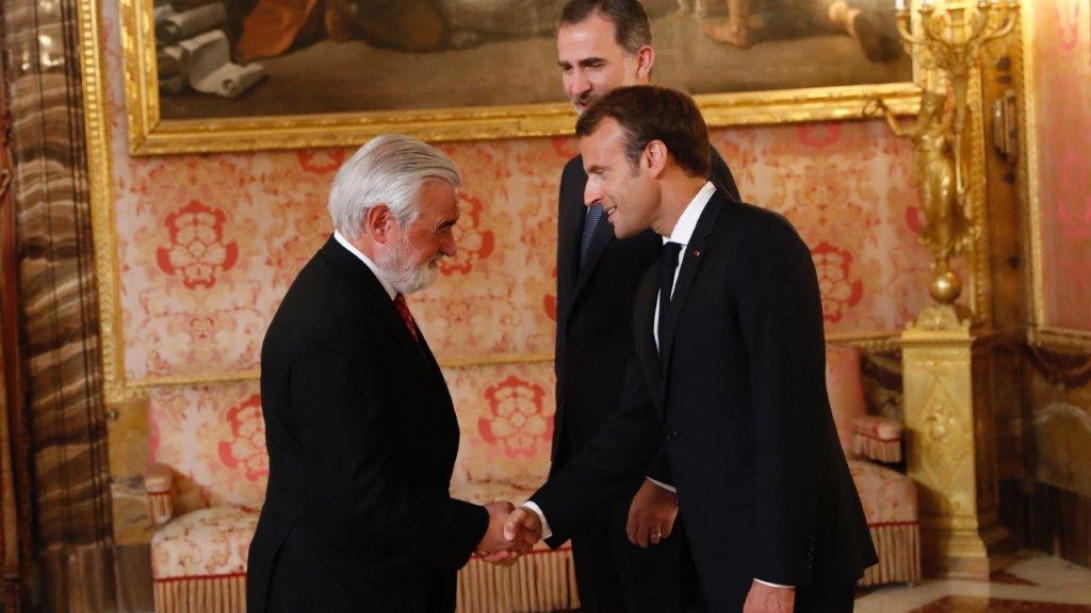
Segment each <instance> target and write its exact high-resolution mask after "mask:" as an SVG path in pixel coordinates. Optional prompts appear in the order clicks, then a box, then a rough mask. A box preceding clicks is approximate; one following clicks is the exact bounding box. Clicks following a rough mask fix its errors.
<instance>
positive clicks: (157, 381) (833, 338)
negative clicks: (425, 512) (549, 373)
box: [123, 331, 899, 399]
mask: <svg viewBox="0 0 1091 613" xmlns="http://www.w3.org/2000/svg"><path fill="white" fill-rule="evenodd" d="M898 335H899V333H898V331H875V332H849V333H835V334H830V335H829V336H827V337H826V340H827V342H829V343H831V344H844V345H852V346H854V347H857V348H859V349H861V350H863V351H871V352H875V351H890V350H896V349H898V338H899V336H898ZM438 362H439V365H440V366H441V367H443V368H472V367H479V366H506V365H513V364H541V363H551V362H553V353H552V352H541V353H507V354H495V355H464V356H452V357H448V358H440V359H439V360H438ZM259 378H261V372H260V371H258V370H243V371H233V372H225V373H219V374H214V375H179V376H173V377H148V378H145V379H137V380H132V381H123V385H124V386H125V389H124V396H123V397H124V398H126V399H132V398H133V397H135V396H134V395H136V396H139V395H142V394H144V393H146V391H147V390H148V389H151V388H157V387H173V386H179V385H213V384H217V383H234V382H241V381H256V380H258V379H259Z"/></svg>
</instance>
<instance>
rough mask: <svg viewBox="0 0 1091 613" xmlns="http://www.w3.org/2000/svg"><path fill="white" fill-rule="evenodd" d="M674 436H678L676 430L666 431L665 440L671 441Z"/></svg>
mask: <svg viewBox="0 0 1091 613" xmlns="http://www.w3.org/2000/svg"><path fill="white" fill-rule="evenodd" d="M676 438H678V431H677V430H672V431H671V432H668V433H667V442H668V443H669V442H671V441H673V440H674V439H676Z"/></svg>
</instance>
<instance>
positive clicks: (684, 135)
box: [507, 86, 876, 613]
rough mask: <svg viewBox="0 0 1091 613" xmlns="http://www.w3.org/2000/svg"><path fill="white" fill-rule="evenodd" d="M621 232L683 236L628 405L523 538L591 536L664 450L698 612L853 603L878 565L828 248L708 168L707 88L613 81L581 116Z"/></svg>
mask: <svg viewBox="0 0 1091 613" xmlns="http://www.w3.org/2000/svg"><path fill="white" fill-rule="evenodd" d="M577 133H578V134H579V135H580V136H581V140H580V151H581V152H582V154H583V159H584V167H585V168H586V169H587V171H588V174H589V177H590V178H589V180H588V184H587V188H586V194H585V199H586V202H587V204H588V205H591V204H599V205H601V206H602V207H603V211H604V213H605V215H606V217H607V219H608V220H609V222H610V223H611V225H612V226H613V228H614V232H615V234H616V235H617V236H618V237H619V238H625V237H629V236H634V235H637V234H639V233H640V232H643V231H645V230H646V229H648V228H651V229H652V230H653V231H655V232H656V234H658V235H659V236H661V237H663V240H664V241H666V242H665V245H664V248H663V252H662V255H661V257H660V261H659V264H658V265H657V266H653V268H652V269H650V270H649V271H648V273H647V274H646V275H645V276H644V278H643V280H642V281H641V283H640V286H639V288H638V290H637V298H636V308H635V314H634V334H635V354H636V356H635V358H634V359H633V360H632V361H631V362H630V367H629V371H628V373H627V377H626V379H627V380H626V386H625V394H624V398H623V401H622V404H623V406H624V408H623V410H622V411H621V412H619V413H617V414H615V415H614V416H613V417H611V419H610V420H609V421H608V422H607V423H606V424H605V425H604V426H603V428H602V430H601V431H600V433H599V435H598V436H597V437H595V438H594V439H593V440H592V441H590V442H589V443H588V444H587V445H586V446H585V447H584V450H583V453H582V454H581V455H580V456H578V457H576V458H574V459H572V460H570V461H569V462H568V464H567V466H566V467H565V469H564V470H562V471H560V472H558V473H556V474H554V475H553V476H552V477H551V478H550V479H549V481H548V482H547V483H546V484H545V485H544V486H543V487H542V488H541V489H540V490H539V491H538V492H537V493H536V494H535V495H534V496H533V497H532V498H531V502H530V503H527V505H526V506H524V507H523V508H520V509H518V510H516V511H515V512H514V513H513V514H512V517H511V518H510V519H509V522H508V526H507V530H508V536H509V537H515V536H517V535H519V533H520V531H521V532H522V535H521V536H523V537H525V538H526V541H527V542H529V541H533V540H535V539H536V538H537V536H538V534H540V533H542V532H545V535H546V537H547V540H548V542H549V543H550V544H551V545H554V546H555V545H557V544H559V542H560V541H563V539H565V538H567V537H569V536H570V535H572V534H574V533H575V532H576V531H577V530H578V529H579V527H580V526H581V525H583V524H584V523H585V522H586V521H587V520H588V518H590V517H592V516H593V515H594V513H595V512H596V510H597V509H598V507H599V506H600V505H602V504H605V503H606V502H607V501H608V500H609V499H610V496H612V495H615V493H616V492H618V491H619V490H623V489H624V487H625V486H626V485H627V483H628V479H629V477H628V475H630V474H631V473H632V472H633V471H634V470H640V469H641V467H643V466H646V465H647V464H648V463H649V462H650V461H652V459H653V458H654V457H655V456H656V455H657V454H659V453H660V450H661V449H662V448H663V447H664V445H665V449H666V451H665V456H666V460H667V463H668V465H669V469H670V473H671V476H672V478H673V484H674V485H675V486H676V488H677V492H678V500H679V509H680V513H681V517H682V520H683V521H682V522H681V523H682V530H681V531H680V533H679V535H678V536H681V537H682V538H681V539H680V540H681V541H682V542H681V545H682V548H683V554H682V556H681V558H682V564H681V571H680V572H681V574H682V584H683V586H685V587H686V588H687V589H686V590H685V591H684V593H683V601H684V603H683V605H684V606H683V607H682V608H681V610H688V611H709V612H713V613H729V612H736V611H740V610H744V611H746V612H747V613H758V612H778V613H788V612H790V611H792V610H793V609H794V610H795V611H800V612H810V611H837V612H845V611H851V610H852V602H853V586H854V584H855V582H856V581H857V580H858V579H859V577H860V576H861V575H862V573H863V571H864V569H865V568H866V567H868V566H870V565H871V564H873V563H874V562H875V561H876V556H875V551H874V548H873V546H872V543H871V538H870V535H869V533H868V530H867V525H866V523H865V521H864V515H863V511H862V509H861V506H860V501H859V498H858V496H857V493H856V489H855V486H854V484H853V482H852V478H851V476H850V475H849V471H848V466H847V464H846V462H845V458H844V455H843V454H842V451H841V448H840V445H839V444H838V440H837V434H836V431H835V429H834V425H833V418H832V416H831V413H830V408H829V399H828V397H827V394H826V388H825V365H824V362H825V343H824V338H823V322H822V304H821V298H820V296H819V289H818V280H817V275H816V274H815V270H814V265H813V262H812V259H811V254H810V250H809V249H808V248H807V246H806V245H805V244H804V243H803V241H802V240H801V239H800V238H799V236H798V235H797V234H796V232H795V230H794V229H793V228H792V226H791V224H789V223H788V221H787V220H785V219H784V218H783V217H781V216H779V215H776V214H775V213H771V212H769V211H766V210H764V209H761V208H758V207H755V206H751V205H748V204H743V203H740V202H738V201H736V200H734V199H732V198H731V197H730V196H729V195H728V194H727V193H725V192H724V191H723V190H722V189H720V188H718V187H717V186H715V185H714V184H712V183H711V182H708V181H707V180H706V179H705V177H706V176H707V174H708V168H709V164H710V162H709V159H710V156H709V147H708V136H707V129H706V127H705V123H704V121H703V119H702V118H701V115H700V112H699V111H698V110H697V107H696V105H695V104H694V103H693V101H692V100H691V99H690V98H689V97H688V96H686V95H685V94H681V93H679V92H675V91H672V90H667V89H661V88H654V87H648V86H638V87H626V88H621V89H617V90H615V91H614V92H612V93H610V94H609V95H607V96H606V97H604V98H603V99H602V100H601V101H599V102H598V103H597V104H596V105H594V106H593V107H592V108H591V109H589V110H588V111H587V112H585V113H584V114H583V116H582V117H581V118H580V120H579V123H578V125H577Z"/></svg>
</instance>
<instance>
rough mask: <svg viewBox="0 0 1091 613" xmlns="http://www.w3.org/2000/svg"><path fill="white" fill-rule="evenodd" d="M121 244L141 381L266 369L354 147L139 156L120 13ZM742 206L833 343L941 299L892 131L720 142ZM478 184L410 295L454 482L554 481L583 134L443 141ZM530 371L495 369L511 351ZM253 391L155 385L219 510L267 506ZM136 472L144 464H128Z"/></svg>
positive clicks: (187, 458)
mask: <svg viewBox="0 0 1091 613" xmlns="http://www.w3.org/2000/svg"><path fill="white" fill-rule="evenodd" d="M104 10H105V15H104V19H103V28H104V31H103V40H104V48H105V52H106V68H107V77H108V79H107V93H108V100H109V104H110V127H111V131H112V150H113V186H112V187H113V192H114V194H113V195H114V201H113V202H112V203H110V206H112V207H113V209H114V218H115V224H116V227H115V228H114V230H115V235H116V244H115V245H114V249H115V253H116V257H117V260H118V270H119V273H120V275H119V279H120V283H119V285H120V287H119V297H118V298H119V304H120V306H121V311H122V317H121V330H120V341H121V345H122V348H123V356H124V364H123V369H124V372H125V376H126V377H127V378H128V379H130V380H135V381H146V380H155V379H160V378H167V377H171V378H177V377H183V378H194V379H201V378H207V377H210V376H213V375H215V376H223V375H224V374H225V373H226V374H228V375H230V374H231V373H244V372H246V371H253V370H255V369H257V367H258V361H259V351H260V346H261V341H262V337H263V334H264V332H265V328H266V326H267V324H268V322H269V320H270V318H271V316H272V314H273V313H274V311H275V310H276V308H277V305H278V304H279V301H280V300H281V297H282V296H283V294H284V292H285V291H286V290H287V288H288V286H289V284H290V283H291V282H292V280H293V278H294V277H295V275H296V273H297V271H298V270H299V269H300V268H301V267H302V266H303V264H304V263H305V262H306V261H307V259H308V258H309V257H310V256H311V255H312V254H313V253H314V252H315V251H316V250H317V249H318V248H319V246H320V245H321V244H322V243H323V241H325V240H326V238H327V237H328V235H329V233H330V231H331V228H330V224H329V222H328V218H327V216H326V212H325V200H326V193H327V189H328V185H329V182H330V180H331V179H332V177H333V174H334V172H335V171H336V170H337V168H338V167H339V165H340V164H341V162H342V161H344V159H345V158H346V156H347V155H349V154H351V151H349V150H343V149H332V150H310V151H277V152H259V153H245V154H214V155H187V156H170V157H150V158H131V157H129V156H128V154H127V148H126V142H127V135H126V120H125V106H124V105H125V101H124V93H123V83H122V78H123V71H122V68H121V62H120V44H119V40H118V20H117V6H116V4H115V3H114V2H112V1H109V0H108V1H106V2H104ZM712 140H713V145H714V146H715V147H716V148H717V149H718V150H719V151H720V153H721V154H722V155H723V157H724V159H725V160H726V161H727V162H728V164H729V165H730V166H731V168H732V170H733V172H734V174H735V176H736V179H737V182H738V184H739V187H740V190H741V192H742V194H743V196H744V198H745V199H746V200H749V201H751V202H753V203H755V204H758V205H761V206H765V207H768V208H771V209H773V210H776V211H779V212H781V213H783V214H785V215H786V216H787V217H788V218H789V219H791V220H792V222H793V223H794V224H795V225H796V227H797V228H798V229H799V231H800V233H801V234H802V236H803V238H804V239H805V240H806V241H807V243H808V244H809V245H810V246H811V249H812V252H813V254H814V258H815V263H816V266H817V268H818V274H819V277H820V281H821V285H822V291H823V307H824V310H825V319H826V324H827V329H828V332H829V333H831V334H853V333H866V332H875V331H894V330H898V329H900V328H901V327H902V326H903V325H904V323H905V322H906V321H908V320H909V319H911V318H912V317H913V316H914V315H915V313H916V312H917V311H918V310H919V309H920V308H921V307H922V306H924V305H925V304H926V301H927V293H926V291H925V288H926V285H927V280H928V261H929V259H928V257H927V255H926V252H925V250H924V249H923V248H922V247H921V246H920V245H919V243H918V240H917V235H918V233H919V230H920V226H921V213H920V209H919V199H918V194H917V190H916V186H915V180H914V178H913V171H912V149H911V146H910V145H909V144H908V143H906V142H903V141H902V140H899V139H897V138H894V137H893V136H892V135H891V134H890V133H889V131H888V130H887V128H886V126H885V125H884V124H882V123H880V122H847V123H816V124H801V125H782V126H773V127H748V128H732V129H718V130H714V131H713V133H712ZM441 148H442V149H443V150H445V151H446V152H447V153H448V154H449V155H450V156H451V157H452V158H453V159H454V160H455V162H456V163H457V164H458V165H459V167H460V168H461V169H462V171H463V173H464V187H463V189H462V194H461V199H462V203H461V204H462V209H463V216H462V221H461V222H460V223H459V225H458V226H457V227H456V235H457V240H458V244H459V254H458V256H457V257H456V258H453V259H450V260H448V261H445V262H444V263H443V267H442V269H441V277H440V280H439V282H438V283H437V284H436V285H435V286H434V287H433V288H431V289H429V290H427V291H425V292H422V293H420V294H418V295H414V296H412V297H410V300H409V304H410V307H411V308H412V310H413V312H414V314H415V316H416V318H417V320H418V322H419V324H420V326H421V328H422V330H423V331H424V333H425V335H426V336H427V338H428V341H429V344H430V345H431V346H432V347H433V348H434V350H435V351H436V353H437V354H438V355H439V357H440V359H441V360H444V359H446V360H448V361H451V360H458V361H459V363H460V364H466V363H469V364H473V363H475V362H477V361H479V360H480V365H476V366H474V365H469V366H459V367H450V368H447V369H446V375H447V378H448V383H449V385H450V387H451V391H452V395H453V397H454V399H455V405H456V408H457V410H458V413H459V421H460V424H461V428H462V436H463V439H462V440H463V444H462V448H461V451H460V459H459V468H458V471H457V474H456V481H462V482H465V481H476V482H482V481H497V480H505V481H507V482H512V483H520V484H525V485H526V486H527V487H530V486H533V485H534V484H535V483H538V482H539V481H540V480H541V478H542V477H543V476H544V472H545V469H546V467H547V465H548V457H549V440H550V437H551V436H552V414H553V408H554V405H553V403H554V400H553V379H552V378H553V374H552V364H551V363H549V362H548V361H543V360H541V359H540V358H538V359H528V360H524V361H519V359H518V356H534V355H538V356H541V355H543V354H549V353H550V352H551V351H552V342H553V340H552V339H553V336H554V325H555V323H554V320H555V317H556V299H555V285H556V268H555V258H556V197H557V190H558V182H559V178H560V173H561V169H562V167H563V165H564V164H565V162H566V161H567V160H568V159H569V158H570V157H572V156H573V155H575V154H576V152H577V143H576V142H575V141H574V140H573V139H571V138H563V137H562V138H541V139H515V140H493V141H478V142H465V143H448V144H443V145H441ZM504 356H506V357H508V358H514V359H515V363H510V364H501V365H496V364H492V365H489V364H486V363H485V362H487V361H488V360H493V361H495V358H497V357H504ZM257 393H258V392H257V384H256V382H254V381H247V380H242V379H240V380H239V381H237V382H228V383H218V384H212V383H208V384H192V385H180V386H179V385H174V386H158V387H157V386H153V387H151V388H150V391H149V404H148V422H147V424H146V430H144V431H140V432H136V433H127V435H128V439H129V440H131V439H132V438H133V436H132V435H133V434H135V435H136V438H138V439H139V438H142V437H146V439H147V440H148V445H149V450H150V456H151V460H152V461H161V462H165V463H167V464H169V465H172V466H173V467H175V468H176V469H177V470H178V471H179V472H180V473H181V474H182V475H183V477H184V478H183V479H182V483H183V489H187V490H189V491H190V493H191V494H193V496H194V497H195V498H196V499H200V500H201V501H202V502H203V503H208V502H213V503H221V502H227V503H234V504H241V505H257V504H260V501H261V498H262V496H263V494H264V478H265V476H266V474H267V471H268V463H267V459H266V458H265V457H264V443H263V441H262V438H263V435H262V432H261V423H260V398H259V397H258V395H257ZM130 468H131V469H132V472H134V473H136V472H139V471H141V470H142V468H143V467H130Z"/></svg>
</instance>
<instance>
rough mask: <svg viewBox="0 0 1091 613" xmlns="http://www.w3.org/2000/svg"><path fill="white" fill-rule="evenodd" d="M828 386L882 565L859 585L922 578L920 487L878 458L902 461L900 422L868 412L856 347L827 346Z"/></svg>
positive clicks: (839, 430)
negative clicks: (918, 505)
mask: <svg viewBox="0 0 1091 613" xmlns="http://www.w3.org/2000/svg"><path fill="white" fill-rule="evenodd" d="M826 387H827V388H828V389H829V395H830V406H831V408H832V409H833V419H834V423H835V424H836V425H837V434H838V436H839V437H840V439H841V447H842V448H843V449H844V450H845V455H846V456H847V457H848V461H849V472H850V473H852V480H853V482H854V483H855V484H856V490H857V491H858V492H859V494H860V502H861V503H862V504H863V507H864V517H865V518H866V519H867V524H868V529H869V530H870V531H871V538H872V540H873V541H874V542H875V549H876V551H877V552H878V554H879V563H878V564H876V565H875V566H872V567H871V568H869V569H868V570H867V572H866V573H865V574H864V578H863V579H862V580H861V581H860V584H861V585H875V584H880V583H891V582H905V583H915V582H917V581H919V580H920V576H921V563H920V513H919V511H918V507H917V487H916V484H914V483H913V480H912V479H910V478H909V477H907V476H906V475H904V474H902V473H899V472H897V471H895V470H892V469H890V468H888V467H885V466H881V465H879V464H877V463H876V462H885V463H896V462H900V461H901V459H902V424H901V423H899V422H897V421H895V420H892V419H888V418H885V417H879V416H875V415H868V414H867V406H866V403H865V401H864V391H863V385H862V384H861V382H860V356H859V353H858V352H857V350H856V349H855V348H854V347H850V346H830V347H828V348H827V350H826Z"/></svg>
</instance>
